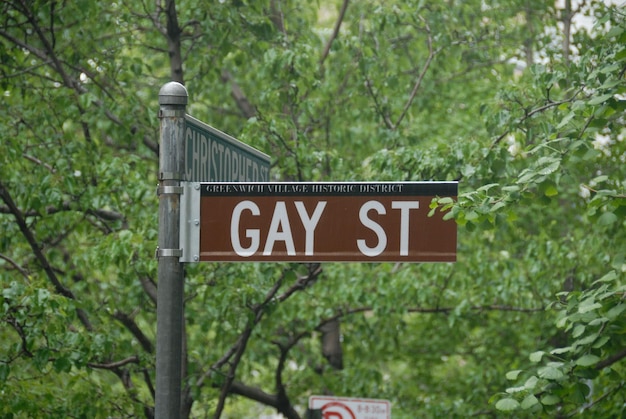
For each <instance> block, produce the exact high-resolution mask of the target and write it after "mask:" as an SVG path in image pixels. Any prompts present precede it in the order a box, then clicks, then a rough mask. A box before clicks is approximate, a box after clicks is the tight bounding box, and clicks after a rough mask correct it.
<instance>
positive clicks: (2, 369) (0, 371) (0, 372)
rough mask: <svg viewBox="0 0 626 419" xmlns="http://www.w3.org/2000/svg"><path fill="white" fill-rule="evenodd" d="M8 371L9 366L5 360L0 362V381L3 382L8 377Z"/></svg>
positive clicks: (9, 370)
mask: <svg viewBox="0 0 626 419" xmlns="http://www.w3.org/2000/svg"><path fill="white" fill-rule="evenodd" d="M10 373H11V366H10V365H9V364H8V363H6V362H2V363H0V383H4V382H5V381H6V380H7V378H9V374H10Z"/></svg>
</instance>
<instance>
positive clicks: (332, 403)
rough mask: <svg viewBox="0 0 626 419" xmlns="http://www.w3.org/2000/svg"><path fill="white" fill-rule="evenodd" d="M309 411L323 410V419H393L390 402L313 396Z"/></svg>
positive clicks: (310, 400) (310, 399)
mask: <svg viewBox="0 0 626 419" xmlns="http://www.w3.org/2000/svg"><path fill="white" fill-rule="evenodd" d="M309 409H311V410H321V411H322V418H323V419H391V404H390V403H389V400H379V399H357V398H348V397H330V396H311V397H310V398H309Z"/></svg>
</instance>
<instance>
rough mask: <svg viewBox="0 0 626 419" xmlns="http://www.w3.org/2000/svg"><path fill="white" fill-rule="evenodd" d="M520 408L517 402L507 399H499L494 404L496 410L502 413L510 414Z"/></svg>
mask: <svg viewBox="0 0 626 419" xmlns="http://www.w3.org/2000/svg"><path fill="white" fill-rule="evenodd" d="M519 408H520V404H519V402H518V401H517V400H515V399H513V398H510V397H507V398H506V399H500V400H498V402H497V403H496V409H498V410H501V411H503V412H511V411H513V410H517V409H519Z"/></svg>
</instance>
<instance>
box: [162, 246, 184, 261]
mask: <svg viewBox="0 0 626 419" xmlns="http://www.w3.org/2000/svg"><path fill="white" fill-rule="evenodd" d="M182 255H183V249H161V248H160V247H158V246H157V248H156V252H155V257H156V258H157V259H159V258H162V257H176V258H180V257H181V256H182Z"/></svg>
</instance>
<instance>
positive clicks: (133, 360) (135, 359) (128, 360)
mask: <svg viewBox="0 0 626 419" xmlns="http://www.w3.org/2000/svg"><path fill="white" fill-rule="evenodd" d="M127 364H139V357H138V356H137V355H133V356H131V357H128V358H126V359H122V360H121V361H116V362H109V363H108V364H98V363H95V362H88V363H87V366H88V367H90V368H96V369H100V370H115V369H118V368H120V367H123V366H124V365H127Z"/></svg>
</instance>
